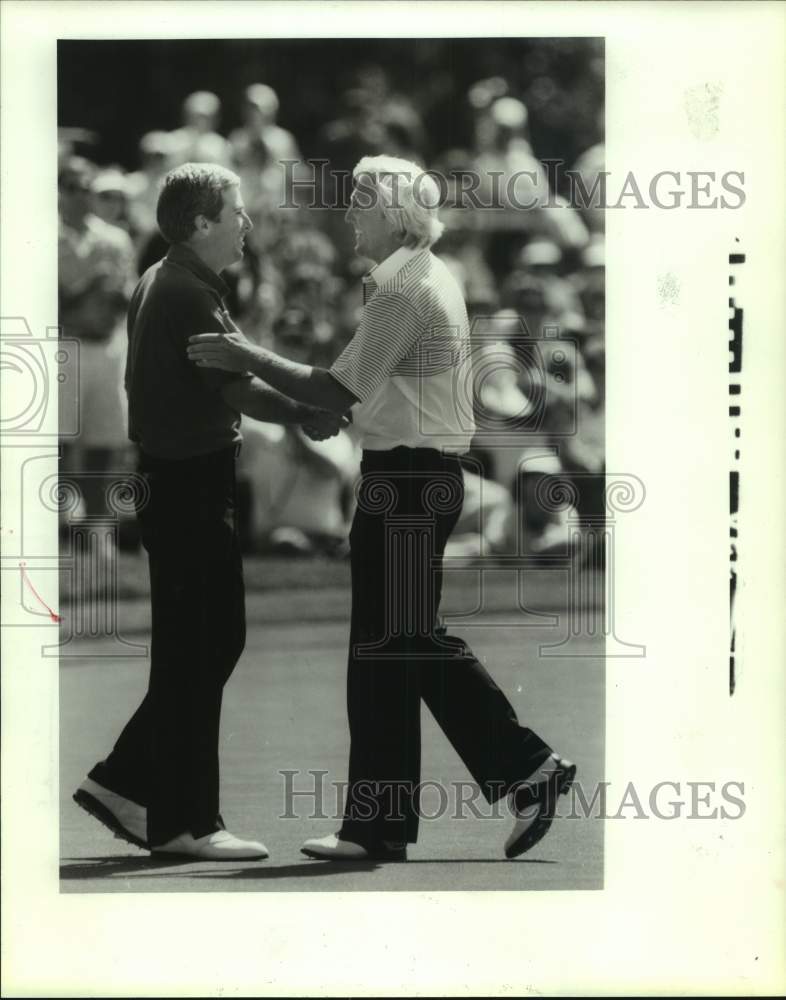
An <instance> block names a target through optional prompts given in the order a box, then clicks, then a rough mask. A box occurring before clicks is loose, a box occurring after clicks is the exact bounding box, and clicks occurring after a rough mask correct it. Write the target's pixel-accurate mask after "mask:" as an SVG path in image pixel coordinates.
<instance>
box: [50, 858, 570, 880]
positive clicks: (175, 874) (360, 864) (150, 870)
mask: <svg viewBox="0 0 786 1000" xmlns="http://www.w3.org/2000/svg"><path fill="white" fill-rule="evenodd" d="M206 863H207V864H209V865H210V868H209V869H208V870H207V871H205V870H204V869H200V870H199V871H192V872H183V871H182V870H181V869H182V868H183V867H185V866H192V867H193V866H194V865H204V864H206ZM515 863H519V864H529V865H555V864H557V862H556V861H549V860H546V859H543V858H517V859H514V860H513V861H508V860H507V859H506V858H488V859H486V858H437V859H433V860H432V859H429V858H417V859H414V860H409V861H391V862H380V861H318V860H316V859H312V860H309V861H302V862H300V863H298V864H291V865H270V864H267V863H266V862H251V863H249V864H250V867H247V868H245V867H244V868H238V867H237V866H238V865H240V864H245V862H238V861H234V862H204V861H193V860H191V859H190V858H171V859H170V858H151V857H139V858H133V857H127V856H125V855H124V856H122V857H99V858H79V859H70V858H69V859H66V863H64V864H62V865H61V866H60V878H61V879H62V880H63V881H77V880H80V879H83V880H92V879H97V878H98V879H101V878H106V879H111V878H113V877H115V876H121V875H138V876H144V877H147V878H176V879H182V878H184V877H187V876H189V875H190V876H192V877H194V878H199V879H221V880H225V879H264V880H268V879H278V878H294V877H298V876H305V877H308V878H314V877H321V876H324V875H346V874H350V873H352V872H373V871H376V870H377V869H379V868H381V867H383V866H384V865H385V864H393V865H396V866H398V865H404V866H409V865H498V864H504V865H509V864H515ZM164 868H175V869H177V870H176V871H162V870H161V869H164Z"/></svg>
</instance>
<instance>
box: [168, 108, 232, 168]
mask: <svg viewBox="0 0 786 1000" xmlns="http://www.w3.org/2000/svg"><path fill="white" fill-rule="evenodd" d="M220 116H221V101H220V100H219V99H218V97H216V95H215V94H211V93H210V91H208V90H198V91H197V92H196V93H194V94H189V96H188V97H187V98H186V99H185V101H184V102H183V126H182V128H179V129H177V130H176V131H174V132H172V133H171V142H172V147H173V157H172V159H173V164H174V165H175V166H178V165H179V164H181V163H218V164H219V165H220V166H222V167H229V166H231V164H232V149H231V147H230V145H229V143H228V142H227V140H226V139H225V138H224V137H223V136H222V135H219V133H218V132H217V131H216V129H217V127H218V121H219V118H220Z"/></svg>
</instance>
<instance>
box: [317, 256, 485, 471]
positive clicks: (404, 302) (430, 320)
mask: <svg viewBox="0 0 786 1000" xmlns="http://www.w3.org/2000/svg"><path fill="white" fill-rule="evenodd" d="M364 293H365V294H364V299H365V300H366V301H365V305H364V308H363V313H362V315H361V320H360V325H359V327H358V329H357V332H356V333H355V336H354V337H353V338H352V340H351V341H350V342H349V344H347V346H346V348H345V349H344V351H343V353H342V354H341V355H340V357H339V358H338V359H337V360H336V362H335V363H334V364H333V367H332V368H331V369H330V373H331V375H332V376H333V377H334V378H335V379H336V380H337V381H338V382H340V383H341V385H343V386H344V387H345V388H346V389H348V390H349V391H350V392H351V393H352V394H353V395H354V396H355V397H356V398H357V400H358V404H357V406H356V407H354V409H353V422H354V426H355V428H356V429H357V430H358V431H359V432H360V434H361V436H362V444H363V447H364V448H366V449H369V450H372V451H375V450H376V451H386V450H389V449H391V448H396V447H399V446H401V445H403V446H405V447H410V448H437V449H444V450H446V451H453V452H459V453H463V452H466V451H467V450H468V449H469V446H470V442H471V440H472V437H473V435H474V432H475V423H474V419H473V405H472V400H473V382H472V364H471V351H470V340H469V321H468V319H467V310H466V306H465V304H464V299H463V296H462V294H461V289H460V288H459V285H458V283H457V281H456V279H455V278H454V277H453V275H452V274H451V273H450V271H449V269H448V267H447V266H446V265H445V264H444V263H443V262H442V261H441V260H439V258H438V257H435V256H434V254H432V253H431V252H430V251H429V250H419V251H413V250H408V249H406V248H401V249H400V250H397V251H396V252H395V253H394V254H392V255H391V256H390V257H389V258H388V259H387V260H386V261H383V262H382V264H380V265H379V267H377V268H375V269H374V270H373V271H372V272H371V275H370V277H369V278H368V279H367V281H366V287H365V289H364Z"/></svg>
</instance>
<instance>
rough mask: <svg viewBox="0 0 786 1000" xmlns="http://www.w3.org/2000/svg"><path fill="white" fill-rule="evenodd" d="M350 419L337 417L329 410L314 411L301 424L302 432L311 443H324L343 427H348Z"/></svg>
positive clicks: (345, 416)
mask: <svg viewBox="0 0 786 1000" xmlns="http://www.w3.org/2000/svg"><path fill="white" fill-rule="evenodd" d="M350 420H351V417H348V416H347V415H344V416H341V417H340V416H338V414H336V413H331V412H330V411H329V410H314V412H313V414H310V415H309V417H308V420H305V421H304V422H303V424H302V427H303V432H304V433H305V434H306V435H307V436H308V437H310V438H311V440H312V441H326V440H327V439H328V438H332V437H335V436H336V434H338V432H339V431H340V430H342V429H343V428H344V427H349V424H350Z"/></svg>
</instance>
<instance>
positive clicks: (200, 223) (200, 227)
mask: <svg viewBox="0 0 786 1000" xmlns="http://www.w3.org/2000/svg"><path fill="white" fill-rule="evenodd" d="M209 229H210V219H208V217H207V216H206V215H195V216H194V232H196V233H206V232H208V231H209Z"/></svg>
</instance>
